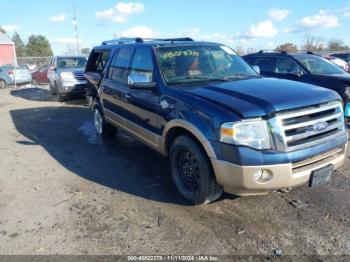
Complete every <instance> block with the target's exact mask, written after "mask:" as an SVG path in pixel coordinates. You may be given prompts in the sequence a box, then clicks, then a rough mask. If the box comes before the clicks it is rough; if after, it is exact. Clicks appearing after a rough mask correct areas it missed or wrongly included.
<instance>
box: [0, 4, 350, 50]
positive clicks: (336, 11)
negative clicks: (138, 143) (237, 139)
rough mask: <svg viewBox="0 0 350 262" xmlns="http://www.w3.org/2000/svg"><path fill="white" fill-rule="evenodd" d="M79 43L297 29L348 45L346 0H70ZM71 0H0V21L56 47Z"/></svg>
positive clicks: (284, 37)
mask: <svg viewBox="0 0 350 262" xmlns="http://www.w3.org/2000/svg"><path fill="white" fill-rule="evenodd" d="M75 1H76V6H77V17H78V30H79V37H80V41H81V42H80V45H81V47H92V46H94V45H97V44H100V43H101V42H102V41H103V40H106V39H111V38H113V36H114V35H116V36H143V37H179V36H190V37H194V38H195V39H197V40H210V41H217V42H222V43H226V44H228V45H230V46H232V47H237V46H242V47H243V48H248V47H253V48H256V49H269V48H274V47H275V46H276V45H278V44H282V43H284V42H294V43H296V44H298V45H301V44H302V42H303V39H304V37H305V35H313V36H317V37H323V38H325V39H330V38H337V39H342V40H343V41H344V42H345V43H346V44H347V45H350V1H349V0H332V1H329V0H303V1H296V0H294V1H277V0H249V1H239V0H174V1H171V0H140V1H130V2H129V1H116V0H99V1H90V0H75ZM72 9H73V8H72V0H30V1H29V0H27V1H24V0H0V10H1V16H0V25H2V26H3V27H4V28H5V30H7V31H8V32H9V34H11V33H13V32H15V31H16V32H18V33H19V34H20V35H21V36H22V38H23V40H26V39H27V37H28V36H29V35H31V34H43V35H45V36H46V37H47V38H48V39H49V41H50V42H51V44H52V47H53V49H54V52H55V53H56V54H60V53H63V52H65V51H66V50H67V49H70V48H73V47H74V32H73V26H72V16H73V11H72Z"/></svg>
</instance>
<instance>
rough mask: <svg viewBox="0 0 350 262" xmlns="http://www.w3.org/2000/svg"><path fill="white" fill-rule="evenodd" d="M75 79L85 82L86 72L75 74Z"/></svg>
mask: <svg viewBox="0 0 350 262" xmlns="http://www.w3.org/2000/svg"><path fill="white" fill-rule="evenodd" d="M74 78H75V79H77V80H85V76H84V72H74Z"/></svg>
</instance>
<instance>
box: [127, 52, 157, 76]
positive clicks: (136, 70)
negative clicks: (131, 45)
mask: <svg viewBox="0 0 350 262" xmlns="http://www.w3.org/2000/svg"><path fill="white" fill-rule="evenodd" d="M130 74H131V75H144V76H146V77H147V78H148V79H149V81H152V78H153V59H152V52H151V49H150V48H146V47H140V48H137V49H136V52H135V55H134V59H133V61H132V65H131V68H130Z"/></svg>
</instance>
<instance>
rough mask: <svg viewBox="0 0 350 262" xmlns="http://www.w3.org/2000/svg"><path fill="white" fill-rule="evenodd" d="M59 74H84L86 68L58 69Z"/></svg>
mask: <svg viewBox="0 0 350 262" xmlns="http://www.w3.org/2000/svg"><path fill="white" fill-rule="evenodd" d="M58 71H59V72H72V73H82V74H83V73H84V72H85V68H58Z"/></svg>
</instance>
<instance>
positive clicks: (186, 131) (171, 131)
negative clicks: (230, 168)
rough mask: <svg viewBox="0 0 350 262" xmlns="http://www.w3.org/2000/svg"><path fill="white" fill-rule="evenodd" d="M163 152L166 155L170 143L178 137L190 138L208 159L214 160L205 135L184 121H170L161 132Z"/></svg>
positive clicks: (211, 148)
mask: <svg viewBox="0 0 350 262" xmlns="http://www.w3.org/2000/svg"><path fill="white" fill-rule="evenodd" d="M163 134H164V135H163V152H164V154H165V155H168V152H169V148H170V145H171V143H172V141H174V139H175V138H176V137H178V136H179V135H188V136H189V137H191V138H192V139H193V140H194V141H195V142H196V143H197V144H198V145H199V146H200V147H201V148H202V149H203V151H204V152H205V153H206V154H207V156H208V157H209V158H216V153H215V151H214V149H213V147H212V145H211V144H210V142H209V140H208V139H207V138H206V137H205V135H204V134H203V133H202V132H201V131H200V130H199V129H198V128H197V127H196V126H194V125H193V124H191V123H189V122H187V121H184V120H172V121H170V122H169V123H168V124H167V125H166V127H165V129H164V132H163Z"/></svg>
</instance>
